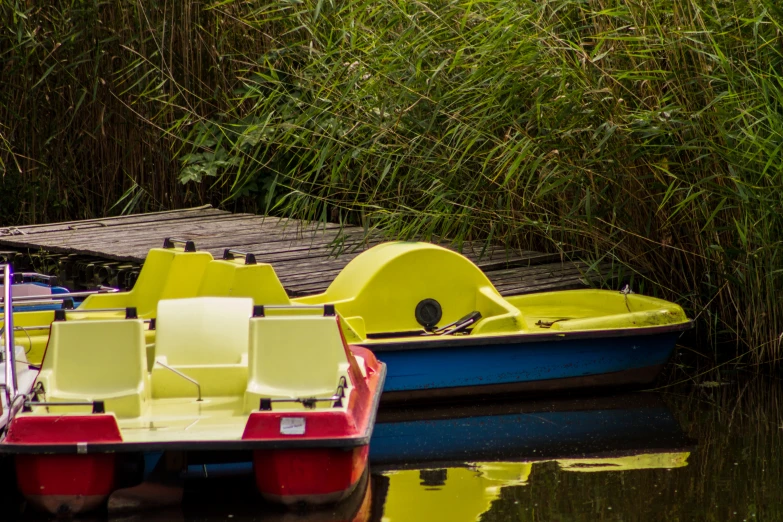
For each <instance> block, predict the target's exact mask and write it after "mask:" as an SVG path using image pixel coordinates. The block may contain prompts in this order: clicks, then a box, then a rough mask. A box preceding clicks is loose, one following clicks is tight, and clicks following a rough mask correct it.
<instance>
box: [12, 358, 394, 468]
mask: <svg viewBox="0 0 783 522" xmlns="http://www.w3.org/2000/svg"><path fill="white" fill-rule="evenodd" d="M377 373H378V377H377V378H378V384H377V385H376V388H375V393H374V394H373V398H372V401H371V403H370V412H369V416H368V420H367V426H366V428H365V430H364V433H363V434H360V435H352V436H347V437H346V436H343V437H308V438H289V439H239V440H194V441H182V440H172V441H155V442H69V443H66V444H58V443H43V444H24V443H9V442H2V443H0V454H13V455H22V454H80V455H84V454H90V455H94V454H100V453H126V452H138V451H141V452H148V451H166V450H172V451H173V450H177V451H232V450H236V451H242V450H262V449H263V450H278V449H308V448H337V449H340V448H344V449H346V450H349V449H353V448H357V447H361V446H366V445H368V444H369V443H370V439H371V438H372V433H373V429H374V428H375V421H376V417H377V415H378V408H379V406H380V401H381V396H382V395H383V385H384V383H385V381H386V363H384V362H383V361H378V370H377ZM253 413H259V412H252V413H251V414H250V415H252V414H253ZM277 413H283V412H280V411H278V412H277ZM288 413H290V414H291V415H292V416H293V415H295V414H301V413H302V411H301V410H297V411H295V412H294V411H292V412H288ZM105 415H111V414H105ZM250 415H248V419H250Z"/></svg>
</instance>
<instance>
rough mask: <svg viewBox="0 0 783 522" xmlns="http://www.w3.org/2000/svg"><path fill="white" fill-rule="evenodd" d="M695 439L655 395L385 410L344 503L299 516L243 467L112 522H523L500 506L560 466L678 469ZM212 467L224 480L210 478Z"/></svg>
mask: <svg viewBox="0 0 783 522" xmlns="http://www.w3.org/2000/svg"><path fill="white" fill-rule="evenodd" d="M692 446H693V442H692V441H691V440H690V439H688V438H687V437H686V436H685V435H684V433H683V431H682V430H681V428H680V426H679V424H678V422H677V420H676V419H675V417H674V415H673V414H672V412H671V410H669V409H668V408H667V407H666V406H665V405H664V403H663V401H662V400H661V398H660V397H659V396H657V395H654V394H631V395H620V396H611V397H602V398H584V399H568V400H565V399H560V400H539V401H517V402H505V403H498V402H497V401H485V402H475V403H473V404H469V405H461V406H448V407H441V408H436V409H432V408H427V409H410V408H408V409H386V410H384V411H382V412H381V415H380V416H379V419H378V423H377V426H376V429H375V434H374V437H373V440H372V443H371V462H372V476H368V477H366V478H365V479H364V480H363V482H362V483H361V485H360V487H359V488H358V489H357V491H356V492H355V493H354V494H353V495H352V496H351V497H350V498H349V499H348V500H347V501H345V502H342V503H341V504H339V505H337V506H332V507H328V508H325V509H318V510H307V511H301V512H297V511H290V510H287V509H285V508H280V507H279V506H275V505H271V504H266V503H264V502H263V501H262V500H261V499H260V498H259V497H258V495H257V494H256V493H255V492H254V489H253V484H252V480H250V479H249V477H248V476H247V474H246V473H247V471H249V468H248V467H247V466H246V465H243V464H238V465H236V466H234V467H233V468H228V470H227V469H225V468H210V470H211V471H210V472H209V473H207V475H208V478H203V477H201V478H191V479H189V480H187V481H183V480H181V479H179V478H175V479H173V480H172V479H171V477H167V478H156V477H154V476H153V477H152V480H150V481H149V482H147V483H145V484H143V485H141V486H137V487H135V488H130V489H126V490H122V491H119V492H117V493H115V494H114V495H112V497H111V499H110V505H109V508H110V509H109V513H108V519H109V520H113V521H126V522H131V521H138V522H141V521H142V520H143V521H144V522H155V521H157V520H182V521H186V520H188V521H190V520H226V519H229V518H230V519H231V520H257V521H269V522H272V521H285V522H290V521H299V522H338V521H344V522H416V521H422V522H423V521H428V522H441V521H442V522H447V521H448V522H463V521H464V522H473V521H479V520H506V519H508V520H519V517H518V516H517V515H518V513H517V514H513V513H512V514H509V513H507V512H506V509H505V508H504V506H506V508H507V507H508V506H507V504H509V498H511V497H510V496H509V495H510V492H514V491H519V490H523V491H524V490H529V489H530V488H531V484H533V485H535V484H536V483H537V482H541V483H542V485H549V486H551V484H550V483H551V482H552V480H551V472H552V471H553V470H555V473H557V474H560V475H562V474H571V475H593V474H596V473H601V472H603V473H609V474H611V473H612V472H619V471H623V472H631V473H633V472H638V471H639V470H653V469H657V470H666V469H674V468H680V467H683V466H686V465H687V462H688V456H689V451H690V449H691V447H692ZM193 468H194V471H193V472H192V473H191V474H190V475H191V477H198V475H199V473H198V470H199V469H201V468H200V466H194V467H193ZM231 469H233V473H232V471H231ZM216 471H220V473H222V474H223V475H224V476H223V477H221V478H220V479H216V478H214V476H215V475H216V474H217V473H216ZM226 475H227V476H226ZM557 482H558V481H557V480H555V485H556V484H557ZM512 496H513V493H512ZM516 502H518V501H516V500H511V501H510V505H511V506H518V504H517V503H516ZM167 503H169V504H171V506H170V507H169V508H166V507H165V505H166V504H167ZM145 508H146V509H145ZM513 511H514V510H513V509H512V512H513ZM523 518H524V517H523ZM94 519H95V520H100V519H101V518H100V517H98V518H94ZM104 519H105V518H104Z"/></svg>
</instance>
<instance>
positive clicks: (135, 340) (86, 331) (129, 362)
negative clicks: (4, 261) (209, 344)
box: [38, 319, 149, 417]
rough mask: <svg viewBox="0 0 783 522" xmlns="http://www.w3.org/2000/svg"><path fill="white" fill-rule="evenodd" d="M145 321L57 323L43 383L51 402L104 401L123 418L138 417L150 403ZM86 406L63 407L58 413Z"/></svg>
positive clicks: (45, 361) (109, 408) (52, 336)
mask: <svg viewBox="0 0 783 522" xmlns="http://www.w3.org/2000/svg"><path fill="white" fill-rule="evenodd" d="M147 380H148V374H147V363H146V353H145V347H144V323H143V321H141V320H140V319H117V320H106V321H55V322H54V323H52V327H51V335H50V339H49V347H48V348H47V350H46V356H45V357H44V360H43V364H42V367H41V373H40V375H39V376H38V381H39V382H41V383H42V384H43V387H44V391H45V397H46V400H47V401H49V402H58V401H68V402H71V401H73V402H82V401H84V402H90V401H104V406H105V408H106V411H107V412H113V413H114V414H116V415H117V417H138V416H139V415H141V413H142V408H143V406H144V404H145V403H146V401H147V398H148V395H149V392H148V387H147ZM68 410H72V411H84V408H83V407H79V406H76V407H57V408H53V409H52V413H60V412H65V411H68Z"/></svg>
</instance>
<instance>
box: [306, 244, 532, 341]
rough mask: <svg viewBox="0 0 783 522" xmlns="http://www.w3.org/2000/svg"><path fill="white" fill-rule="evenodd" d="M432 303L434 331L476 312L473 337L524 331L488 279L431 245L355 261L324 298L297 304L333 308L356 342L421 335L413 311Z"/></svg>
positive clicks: (380, 249) (386, 249)
mask: <svg viewBox="0 0 783 522" xmlns="http://www.w3.org/2000/svg"><path fill="white" fill-rule="evenodd" d="M425 299H435V300H436V301H438V303H439V304H440V306H441V308H442V318H441V320H440V321H438V323H437V325H438V326H444V325H447V324H449V323H452V322H454V321H457V320H458V319H460V318H462V317H464V316H466V315H467V314H470V313H471V312H474V311H477V312H480V313H481V317H482V319H481V320H480V321H479V322H478V323H477V324H476V326H475V327H474V329H473V333H491V332H497V331H509V330H513V331H518V330H519V329H522V328H524V326H525V325H524V323H523V321H522V319H521V314H520V312H519V310H518V309H516V308H515V307H513V306H511V305H510V304H509V303H507V302H506V300H505V299H503V297H501V295H500V294H499V293H498V291H497V290H495V288H494V286H492V283H491V282H490V281H489V279H487V276H486V275H484V273H483V272H482V271H481V269H479V268H478V267H477V266H476V265H475V264H473V263H472V262H471V261H470V260H469V259H467V258H466V257H464V256H462V255H460V254H458V253H456V252H452V251H451V250H447V249H445V248H442V247H439V246H437V245H433V244H429V243H413V242H392V243H383V244H381V245H378V246H376V247H373V248H371V249H369V250H367V251H366V252H363V253H362V254H361V255H359V256H358V257H356V258H355V259H353V260H352V261H351V262H350V263H348V265H347V266H346V267H345V268H344V269H343V270H342V271H341V272H340V274H339V275H338V276H337V277H336V278H335V280H334V281H333V282H332V284H331V285H329V288H327V290H326V292H324V293H323V294H320V295H315V296H308V297H302V298H299V299H295V300H294V301H295V302H296V303H300V304H326V303H333V304H334V305H335V307H336V309H337V311H338V312H339V313H340V315H341V316H342V317H344V318H345V319H346V322H347V323H348V325H349V326H350V329H351V330H352V331H353V332H350V331H347V332H346V334H347V336H349V341H350V342H354V341H356V340H357V339H355V338H351V337H350V336H351V334H352V333H353V334H355V335H356V336H357V337H358V338H359V340H361V339H362V338H364V337H365V336H366V335H367V334H375V333H384V332H405V331H413V330H420V329H421V328H422V325H420V324H419V323H418V321H417V320H416V307H417V305H418V304H419V303H420V302H421V301H423V300H425Z"/></svg>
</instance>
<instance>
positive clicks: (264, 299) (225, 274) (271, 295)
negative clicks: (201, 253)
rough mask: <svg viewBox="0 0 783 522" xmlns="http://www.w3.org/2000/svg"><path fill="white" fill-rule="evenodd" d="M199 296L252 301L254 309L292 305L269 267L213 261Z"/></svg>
mask: <svg viewBox="0 0 783 522" xmlns="http://www.w3.org/2000/svg"><path fill="white" fill-rule="evenodd" d="M197 294H198V295H199V296H225V297H252V298H253V302H254V303H255V304H257V305H287V304H291V301H290V300H289V299H288V294H287V293H286V291H285V289H283V285H282V284H280V280H279V279H278V278H277V274H275V271H274V269H273V268H272V265H269V264H266V263H258V264H250V265H246V264H245V262H244V260H241V259H236V260H227V259H216V260H214V261H210V262H209V263H208V264H207V267H206V270H205V272H204V277H203V279H202V280H201V285H200V286H199V289H198V292H197Z"/></svg>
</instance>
